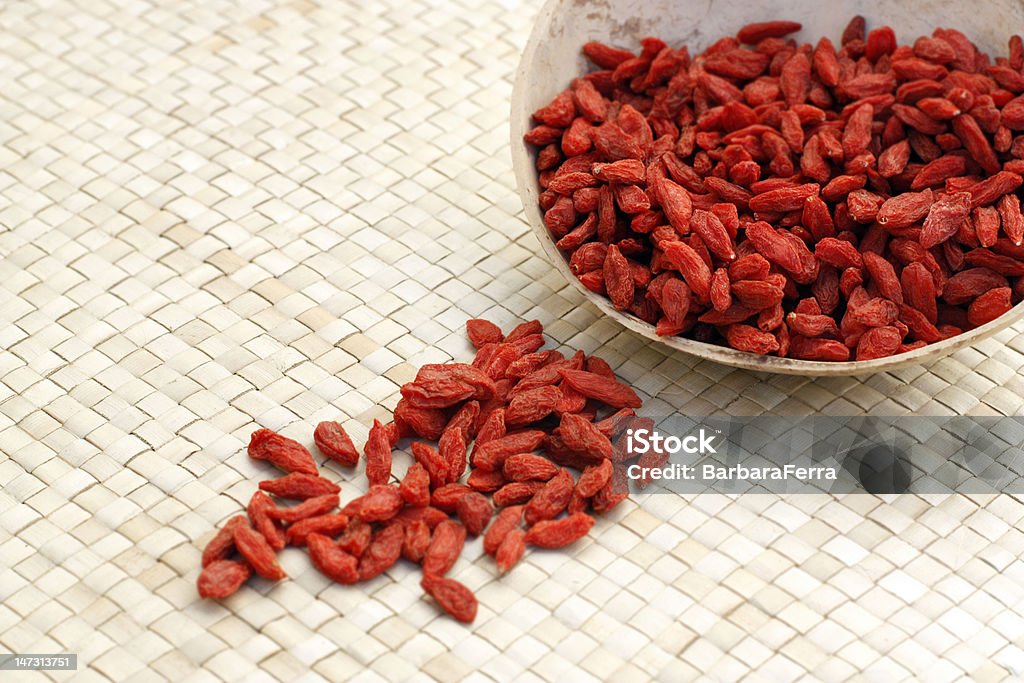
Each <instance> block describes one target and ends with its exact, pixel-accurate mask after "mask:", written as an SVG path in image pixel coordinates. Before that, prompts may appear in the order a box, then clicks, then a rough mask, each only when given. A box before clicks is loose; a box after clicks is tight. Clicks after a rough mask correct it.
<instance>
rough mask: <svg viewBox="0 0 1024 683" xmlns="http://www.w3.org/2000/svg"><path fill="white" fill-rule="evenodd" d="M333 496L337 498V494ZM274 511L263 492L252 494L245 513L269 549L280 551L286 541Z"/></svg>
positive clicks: (274, 508) (271, 502) (271, 503)
mask: <svg viewBox="0 0 1024 683" xmlns="http://www.w3.org/2000/svg"><path fill="white" fill-rule="evenodd" d="M307 476H308V475H307ZM334 495H335V496H337V494H334ZM275 510H277V506H276V505H274V501H272V500H271V499H270V496H268V495H267V494H265V493H264V492H263V491H257V492H256V493H254V494H253V495H252V498H250V499H249V505H248V506H247V507H246V513H247V514H248V515H249V521H250V522H252V525H253V527H255V528H256V530H257V531H259V532H260V533H261V534H263V537H264V538H265V539H267V543H268V544H269V545H270V547H271V548H273V549H274V550H281V549H282V548H284V546H285V545H286V544H287V542H288V539H287V537H286V536H285V532H284V529H282V528H281V526H280V525H279V524H278V523H277V521H276V518H275V517H274V516H273V514H272V512H273V511H275Z"/></svg>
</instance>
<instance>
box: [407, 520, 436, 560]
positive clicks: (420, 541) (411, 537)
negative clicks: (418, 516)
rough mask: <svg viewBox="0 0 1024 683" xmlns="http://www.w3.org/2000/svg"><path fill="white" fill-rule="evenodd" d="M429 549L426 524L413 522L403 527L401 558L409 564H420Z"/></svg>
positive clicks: (428, 528)
mask: <svg viewBox="0 0 1024 683" xmlns="http://www.w3.org/2000/svg"><path fill="white" fill-rule="evenodd" d="M429 547H430V527H429V526H427V523H426V522H422V521H419V520H417V521H414V522H410V523H408V524H406V525H405V538H403V539H402V557H404V558H405V559H407V560H409V561H410V562H416V563H419V562H422V561H423V556H424V555H426V553H427V548H429Z"/></svg>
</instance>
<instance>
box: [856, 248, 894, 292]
mask: <svg viewBox="0 0 1024 683" xmlns="http://www.w3.org/2000/svg"><path fill="white" fill-rule="evenodd" d="M863 259H864V266H865V267H866V268H867V271H868V273H870V275H871V279H872V280H873V281H874V283H875V286H876V287H878V292H879V293H880V294H881V295H882V296H884V297H885V298H886V299H889V300H890V301H895V302H896V303H897V304H901V303H903V287H902V286H901V285H900V280H899V278H898V277H896V271H895V269H894V268H893V266H892V264H891V263H889V262H888V261H886V260H885V259H884V258H882V257H881V256H879V255H878V254H875V253H873V252H870V251H869V252H865V253H864V255H863Z"/></svg>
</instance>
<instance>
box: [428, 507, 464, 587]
mask: <svg viewBox="0 0 1024 683" xmlns="http://www.w3.org/2000/svg"><path fill="white" fill-rule="evenodd" d="M465 543H466V527H465V526H463V525H462V524H461V523H459V522H456V521H454V520H446V521H444V522H441V523H440V524H438V525H437V527H436V528H435V529H434V534H433V537H432V538H431V539H430V545H429V546H428V547H427V552H426V554H424V556H423V571H424V572H427V573H430V574H434V575H436V576H444V575H445V574H447V573H448V570H449V569H451V568H452V567H453V566H454V565H455V561H456V560H458V559H459V555H461V554H462V547H463V545H465Z"/></svg>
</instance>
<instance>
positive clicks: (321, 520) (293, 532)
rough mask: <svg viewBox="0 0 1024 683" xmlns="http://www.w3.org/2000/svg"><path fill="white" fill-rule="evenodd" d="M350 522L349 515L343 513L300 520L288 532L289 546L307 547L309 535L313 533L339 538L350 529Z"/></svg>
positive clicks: (289, 527)
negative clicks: (338, 536)
mask: <svg viewBox="0 0 1024 683" xmlns="http://www.w3.org/2000/svg"><path fill="white" fill-rule="evenodd" d="M349 521H350V520H349V517H348V515H346V514H344V513H341V512H336V513H334V514H329V515H320V516H319V517H307V518H306V519H300V520H299V521H298V522H296V523H295V524H291V525H289V526H288V530H287V532H286V533H287V535H288V544H289V545H306V543H307V541H308V538H309V535H310V534H312V533H317V534H322V535H324V536H337V535H338V534H340V533H341V532H342V531H344V530H345V529H347V528H348V525H349Z"/></svg>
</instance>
